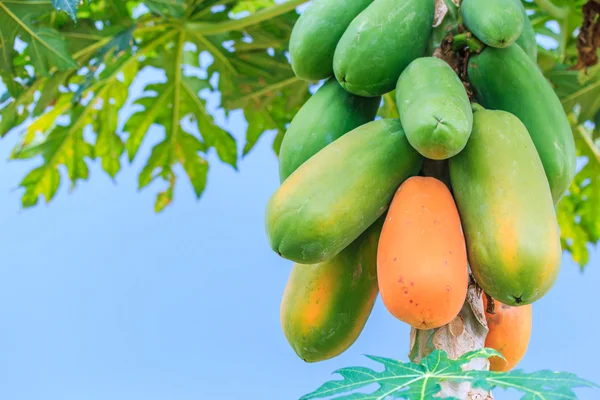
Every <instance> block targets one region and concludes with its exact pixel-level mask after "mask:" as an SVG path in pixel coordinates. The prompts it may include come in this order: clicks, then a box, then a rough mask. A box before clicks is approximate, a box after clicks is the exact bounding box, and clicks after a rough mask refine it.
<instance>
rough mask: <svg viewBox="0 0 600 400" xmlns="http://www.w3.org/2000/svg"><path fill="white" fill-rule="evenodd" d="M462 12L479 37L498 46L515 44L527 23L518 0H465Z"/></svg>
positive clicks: (472, 30) (488, 43) (464, 18)
mask: <svg viewBox="0 0 600 400" xmlns="http://www.w3.org/2000/svg"><path fill="white" fill-rule="evenodd" d="M520 1H521V0H519V2H520ZM460 14H461V16H462V17H463V21H464V24H465V26H466V27H467V29H468V30H469V31H471V33H473V34H474V35H475V37H477V39H479V40H481V41H482V42H483V43H485V44H487V45H488V46H491V47H496V48H504V47H508V46H510V45H511V44H513V43H514V42H515V41H516V40H517V39H518V38H519V36H521V34H522V33H523V27H524V25H525V20H524V19H523V12H522V11H521V8H520V6H519V5H518V4H517V2H516V0H463V1H462V3H461V5H460Z"/></svg>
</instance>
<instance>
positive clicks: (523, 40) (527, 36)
mask: <svg viewBox="0 0 600 400" xmlns="http://www.w3.org/2000/svg"><path fill="white" fill-rule="evenodd" d="M515 2H516V3H517V4H518V5H519V7H520V8H521V12H522V13H523V21H524V24H523V33H522V34H521V36H519V38H518V39H517V42H516V43H517V44H518V45H519V46H521V48H522V49H523V50H525V53H527V55H528V56H529V58H531V60H532V61H533V62H537V52H538V46H537V40H536V38H535V29H533V25H532V24H531V20H530V19H529V15H527V11H526V10H525V6H523V3H521V0H515Z"/></svg>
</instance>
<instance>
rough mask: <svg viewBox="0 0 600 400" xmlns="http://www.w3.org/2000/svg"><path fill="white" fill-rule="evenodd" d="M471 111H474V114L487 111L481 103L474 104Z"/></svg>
mask: <svg viewBox="0 0 600 400" xmlns="http://www.w3.org/2000/svg"><path fill="white" fill-rule="evenodd" d="M471 110H473V112H477V111H485V108H484V107H483V106H482V105H481V104H479V103H472V104H471Z"/></svg>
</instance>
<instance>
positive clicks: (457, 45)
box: [452, 32, 485, 53]
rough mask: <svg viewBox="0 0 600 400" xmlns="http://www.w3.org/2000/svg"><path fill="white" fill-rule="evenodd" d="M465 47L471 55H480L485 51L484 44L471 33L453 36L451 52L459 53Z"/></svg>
mask: <svg viewBox="0 0 600 400" xmlns="http://www.w3.org/2000/svg"><path fill="white" fill-rule="evenodd" d="M465 47H468V48H469V50H471V52H472V53H481V52H482V51H483V49H485V44H483V43H482V42H481V41H480V40H479V39H477V38H476V37H475V36H473V34H472V33H471V32H465V33H460V34H458V35H454V37H453V38H452V50H453V51H459V50H462V49H464V48H465Z"/></svg>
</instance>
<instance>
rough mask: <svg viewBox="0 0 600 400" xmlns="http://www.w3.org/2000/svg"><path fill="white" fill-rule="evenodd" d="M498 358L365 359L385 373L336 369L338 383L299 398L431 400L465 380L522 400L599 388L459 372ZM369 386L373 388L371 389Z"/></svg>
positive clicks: (542, 375)
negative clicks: (514, 393) (512, 392)
mask: <svg viewBox="0 0 600 400" xmlns="http://www.w3.org/2000/svg"><path fill="white" fill-rule="evenodd" d="M498 355H499V353H497V352H496V351H494V350H491V349H484V350H479V351H474V352H470V353H467V354H464V355H463V356H461V357H460V358H459V359H457V360H452V359H450V358H448V355H447V354H446V353H445V352H444V351H443V350H435V351H434V352H432V353H431V354H430V355H429V356H427V357H426V358H424V359H423V360H422V361H421V363H420V364H416V363H412V362H407V363H403V362H400V361H396V360H392V359H389V358H383V357H374V356H368V357H369V358H370V359H371V360H373V361H375V362H378V363H380V364H382V365H383V366H384V367H385V368H384V370H383V371H382V372H377V371H374V370H372V369H370V368H364V367H350V368H342V369H340V370H337V371H336V373H337V374H339V375H341V376H342V380H336V381H330V382H327V383H325V384H324V385H323V386H321V387H320V388H319V389H317V390H316V391H314V392H312V393H310V394H307V395H306V396H303V397H302V399H301V400H310V399H322V398H331V399H340V400H341V399H344V400H361V399H362V400H375V399H377V400H387V399H410V400H430V399H434V398H436V397H435V395H436V394H437V393H439V392H440V390H441V389H442V386H441V384H442V383H444V382H457V383H458V382H468V383H470V384H471V385H473V387H477V388H482V389H485V390H492V389H494V388H496V387H501V388H506V389H515V390H518V391H521V392H522V393H524V395H523V397H522V399H524V400H533V399H536V400H550V399H576V396H575V394H574V393H573V390H572V389H573V388H578V387H588V388H592V387H593V388H597V387H598V386H597V385H595V384H593V383H591V382H589V381H586V380H584V379H581V378H578V377H577V376H575V375H573V374H566V373H555V372H550V371H540V372H536V373H533V374H526V373H524V372H523V371H520V370H519V371H512V372H508V373H497V372H489V371H463V365H465V364H466V363H468V362H469V361H471V360H473V359H476V358H488V357H491V356H498ZM373 385H375V386H377V388H375V389H371V388H372V387H373ZM369 389H371V390H369ZM357 391H361V392H357ZM457 400H458V399H457Z"/></svg>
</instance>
